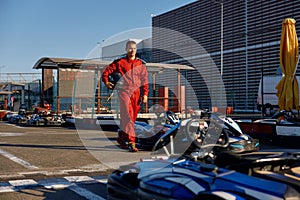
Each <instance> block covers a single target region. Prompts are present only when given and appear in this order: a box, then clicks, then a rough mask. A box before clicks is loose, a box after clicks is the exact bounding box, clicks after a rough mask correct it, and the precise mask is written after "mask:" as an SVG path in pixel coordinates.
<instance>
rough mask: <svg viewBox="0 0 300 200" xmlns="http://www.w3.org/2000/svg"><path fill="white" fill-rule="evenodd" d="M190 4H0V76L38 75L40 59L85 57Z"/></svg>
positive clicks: (39, 0)
mask: <svg viewBox="0 0 300 200" xmlns="http://www.w3.org/2000/svg"><path fill="white" fill-rule="evenodd" d="M194 1H195V0H128V1H126V0H0V73H23V72H30V73H40V72H41V71H40V70H36V69H32V68H33V66H34V64H35V63H36V62H37V61H38V60H39V59H40V58H42V57H61V58H80V59H84V58H86V57H87V55H88V54H89V52H91V51H92V50H93V49H94V48H95V47H96V46H97V45H99V44H101V42H103V41H106V40H107V39H109V38H112V37H114V36H115V35H118V34H120V33H123V32H126V31H129V30H135V29H144V28H148V29H150V27H151V16H153V15H159V14H163V13H165V12H168V11H170V10H173V9H176V8H178V7H181V6H183V5H186V4H189V3H191V2H194Z"/></svg>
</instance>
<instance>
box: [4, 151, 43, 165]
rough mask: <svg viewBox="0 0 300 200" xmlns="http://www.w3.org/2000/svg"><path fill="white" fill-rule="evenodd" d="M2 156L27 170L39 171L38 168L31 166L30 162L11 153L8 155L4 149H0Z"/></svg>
mask: <svg viewBox="0 0 300 200" xmlns="http://www.w3.org/2000/svg"><path fill="white" fill-rule="evenodd" d="M0 155H2V156H4V157H6V158H8V159H10V160H12V161H14V162H15V163H18V164H20V165H22V166H24V167H26V168H27V169H38V167H37V166H34V165H32V164H30V163H29V162H26V161H25V160H22V159H21V158H18V157H16V156H14V155H12V154H11V153H8V152H7V151H4V150H2V149H0Z"/></svg>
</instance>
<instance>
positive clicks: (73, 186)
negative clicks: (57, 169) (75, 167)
mask: <svg viewBox="0 0 300 200" xmlns="http://www.w3.org/2000/svg"><path fill="white" fill-rule="evenodd" d="M93 183H100V184H106V183H107V179H106V178H104V177H89V176H69V177H64V178H56V179H53V178H51V179H44V180H39V181H35V180H33V179H23V180H12V181H8V182H0V193H6V192H18V191H21V190H22V189H26V188H27V189H34V188H35V187H38V186H43V187H45V188H47V189H52V190H62V189H69V190H71V191H72V192H74V193H76V194H77V195H79V196H81V197H84V198H86V199H93V200H104V199H105V198H103V197H101V196H99V195H97V194H95V193H93V192H91V191H89V190H87V189H85V188H83V187H80V184H93Z"/></svg>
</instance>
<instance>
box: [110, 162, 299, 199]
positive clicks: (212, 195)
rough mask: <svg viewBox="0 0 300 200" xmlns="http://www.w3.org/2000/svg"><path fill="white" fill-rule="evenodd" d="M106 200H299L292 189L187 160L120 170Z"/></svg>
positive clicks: (111, 179) (115, 174)
mask: <svg viewBox="0 0 300 200" xmlns="http://www.w3.org/2000/svg"><path fill="white" fill-rule="evenodd" d="M107 195H108V196H107V198H108V199H206V200H207V199H208V200H209V199H214V200H225V199H226V200H231V199H232V200H233V199H244V200H254V199H256V200H258V199H264V200H268V199H272V200H273V199H300V194H299V192H298V191H297V189H296V188H294V187H293V185H290V184H288V183H285V182H278V181H276V180H271V179H265V177H263V178H258V177H254V176H249V175H246V174H244V173H240V172H237V171H234V170H230V169H226V168H221V167H218V166H217V165H213V164H205V163H200V162H195V161H190V160H176V161H174V160H155V161H144V162H138V163H134V164H132V165H126V166H121V167H120V168H119V169H118V170H115V171H114V172H113V173H112V174H111V175H109V177H108V183H107Z"/></svg>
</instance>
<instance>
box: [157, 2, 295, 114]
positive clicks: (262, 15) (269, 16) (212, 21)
mask: <svg viewBox="0 0 300 200" xmlns="http://www.w3.org/2000/svg"><path fill="white" fill-rule="evenodd" d="M287 17H292V18H294V19H296V29H297V30H300V28H298V27H300V7H299V6H298V3H297V1H295V0H284V1H263V0H260V1H255V0H248V1H247V0H244V1H232V0H223V76H222V79H223V82H224V85H225V90H226V97H227V104H228V105H229V106H234V108H235V109H241V110H245V109H246V110H255V109H256V99H257V92H258V85H259V80H260V78H261V70H263V71H264V74H265V75H275V74H276V70H277V68H278V67H279V64H280V63H279V50H280V36H281V23H282V21H283V20H284V19H285V18H287ZM298 21H299V22H298ZM152 26H153V33H152V46H153V55H152V62H168V63H180V64H188V63H189V62H190V61H191V59H192V56H201V55H199V52H197V49H195V48H196V47H193V46H189V43H188V42H187V41H186V40H182V38H181V37H180V34H176V33H175V34H166V33H165V32H164V31H162V30H161V29H162V28H164V29H170V30H174V31H178V32H180V33H182V34H184V35H187V36H189V37H191V38H192V39H193V40H195V41H196V42H197V43H199V44H200V45H201V46H202V47H203V48H204V49H205V50H206V51H207V53H209V55H210V57H211V58H212V59H213V61H214V63H215V65H216V66H217V68H218V70H219V71H220V69H221V51H220V49H221V4H220V1H195V2H193V3H190V4H188V5H185V6H183V7H180V8H177V9H175V10H172V11H169V12H166V13H163V14H161V15H157V16H155V17H153V18H152ZM155 27H157V28H155ZM298 32H299V31H298ZM178 36H179V37H178ZM298 37H299V33H298ZM166 49H168V50H166ZM178 49H180V52H181V53H182V55H184V57H183V56H182V55H178V54H174V53H172V51H173V50H174V52H176V51H178ZM170 50H171V52H170ZM200 53H201V52H200ZM187 58H188V59H187ZM189 64H190V65H192V64H193V65H195V64H196V65H198V66H196V67H200V68H201V74H200V75H199V74H198V73H195V72H182V73H183V74H184V73H186V74H187V79H188V82H189V83H190V84H191V85H192V87H193V88H192V90H194V91H195V92H196V93H197V97H198V102H199V106H200V107H202V108H210V107H211V103H212V102H211V100H210V99H211V97H210V96H208V95H216V94H217V93H218V87H219V86H220V85H219V84H218V83H214V81H215V78H216V77H212V82H213V83H211V85H214V87H215V88H214V91H209V89H208V87H207V85H208V83H207V81H208V80H207V79H205V80H204V78H203V76H204V75H205V76H207V74H209V73H210V70H211V69H210V67H212V66H211V63H205V59H200V60H199V59H198V60H194V61H193V62H192V64H191V62H190V63H189ZM297 74H299V69H298V70H297ZM212 76H213V75H212ZM172 79H174V77H173V78H172V77H170V76H168V75H165V74H164V73H163V74H162V75H161V79H159V80H158V81H162V83H164V82H168V83H170V82H174V81H172ZM174 84H175V83H174ZM188 90H189V89H188V88H187V91H188ZM187 99H188V98H187ZM187 103H188V104H189V101H187Z"/></svg>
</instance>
